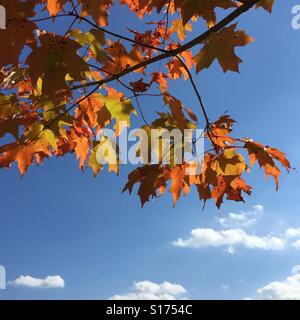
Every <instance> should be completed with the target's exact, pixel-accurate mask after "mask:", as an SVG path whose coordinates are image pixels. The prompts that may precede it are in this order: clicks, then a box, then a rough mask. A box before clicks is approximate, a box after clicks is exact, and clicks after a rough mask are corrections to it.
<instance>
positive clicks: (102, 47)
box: [0, 0, 291, 207]
mask: <svg viewBox="0 0 300 320" xmlns="http://www.w3.org/2000/svg"><path fill="white" fill-rule="evenodd" d="M273 2H274V0H260V1H259V0H244V1H236V0H209V1H201V0H119V1H117V0H48V1H47V0H37V1H33V0H25V1H21V0H0V5H1V6H3V7H4V8H5V11H6V28H5V29H3V30H0V47H1V53H0V68H1V72H0V90H1V91H0V138H1V144H0V168H9V167H11V165H12V164H13V163H15V162H17V165H18V168H19V171H20V174H21V176H23V175H24V174H25V173H26V171H27V170H28V168H29V166H31V165H34V164H41V163H42V162H43V161H44V160H45V159H46V158H49V157H51V156H55V157H63V156H64V155H66V154H68V153H75V155H76V158H77V159H78V161H79V167H80V169H81V170H84V169H86V168H89V169H91V170H92V171H93V173H94V175H95V176H96V175H98V173H99V172H100V171H101V170H103V169H104V168H105V167H106V166H105V165H103V164H101V163H99V161H97V157H96V154H97V150H98V149H99V148H100V147H101V146H102V145H103V144H104V143H107V140H109V139H110V138H109V137H103V136H102V137H101V138H99V133H101V132H102V131H103V130H104V129H105V128H112V129H113V130H114V133H115V136H116V137H117V136H119V135H120V133H121V132H120V128H119V127H118V126H117V124H118V123H119V122H121V121H122V122H124V121H125V123H126V126H127V127H130V122H131V119H132V117H139V118H140V120H141V128H143V129H144V130H145V131H146V132H147V133H148V135H149V137H150V136H151V129H167V130H172V129H179V130H181V131H184V130H185V129H190V130H196V129H197V128H204V138H205V151H204V155H203V163H202V167H201V171H200V172H196V171H195V172H194V173H192V174H191V173H189V174H188V173H187V171H188V170H187V169H192V167H193V166H194V164H193V163H190V162H183V163H175V162H174V161H171V162H170V163H168V164H166V163H164V161H163V160H164V154H163V153H162V152H160V153H158V154H159V155H158V162H157V163H155V164H153V163H151V162H149V163H145V164H143V165H141V166H139V167H138V168H136V169H135V170H134V171H133V172H132V173H131V174H130V175H129V177H128V182H127V184H126V186H125V188H124V191H127V190H128V191H129V193H131V192H132V190H133V188H134V187H135V186H136V185H138V191H137V192H138V195H139V197H140V199H141V202H142V205H144V203H146V202H147V201H149V199H150V198H152V197H159V196H161V195H162V194H163V193H164V192H165V191H166V189H167V188H168V187H169V191H170V193H171V194H172V196H173V200H174V205H175V204H176V202H177V201H178V199H179V197H180V196H181V194H184V195H187V194H188V193H189V191H190V188H191V187H193V185H194V187H195V188H196V190H197V191H198V193H199V198H200V200H202V201H203V202H204V203H205V202H206V201H207V200H209V199H212V200H214V201H215V203H216V205H217V206H218V207H220V205H221V204H222V202H223V200H224V198H225V197H226V198H227V200H234V201H244V198H243V196H244V194H248V195H250V194H251V189H252V187H251V186H250V185H248V184H247V182H246V181H245V178H244V174H245V173H246V172H250V168H251V167H252V166H253V165H254V164H255V163H257V164H258V166H259V167H260V168H262V169H263V170H264V174H265V175H266V177H268V176H271V177H273V178H274V180H275V184H276V187H277V188H278V179H279V175H280V174H281V170H280V167H283V168H285V169H286V170H287V171H289V170H290V168H291V166H290V163H289V161H288V160H287V158H286V156H285V154H284V153H283V152H282V151H280V150H278V149H276V148H273V147H270V146H268V145H265V144H262V143H260V142H256V141H253V140H252V139H251V138H239V137H235V136H234V135H233V126H234V124H235V120H234V119H232V118H231V117H230V116H229V115H227V114H223V115H220V117H219V118H218V119H214V120H211V119H210V116H209V110H207V108H206V106H205V104H204V102H203V101H204V99H202V96H201V94H202V92H201V94H200V91H201V90H199V88H198V86H197V84H196V82H195V77H196V76H197V75H196V74H197V73H199V72H201V71H202V70H204V69H206V68H210V66H211V65H212V64H213V63H214V62H215V61H217V62H218V63H219V65H220V67H221V69H222V70H223V72H228V71H230V72H238V71H239V65H240V63H241V62H242V59H241V58H240V57H239V56H238V55H237V54H236V52H235V49H236V48H237V47H244V46H246V45H247V44H249V43H250V42H252V41H253V38H252V37H251V36H249V35H248V34H247V33H246V32H245V31H244V30H240V29H239V26H238V23H237V20H236V18H238V17H239V16H241V15H242V14H244V13H245V12H247V11H249V10H256V9H258V10H262V9H263V10H266V11H268V12H269V13H271V11H272V6H273ZM114 6H120V8H122V10H124V14H128V10H130V11H132V13H134V15H135V16H136V17H137V19H139V21H140V29H135V28H133V27H131V25H130V19H128V26H127V27H128V30H125V31H127V34H126V35H125V34H121V33H119V32H116V29H115V28H114V17H112V16H111V15H110V12H111V10H113V7H114ZM253 14H255V13H253ZM220 17H221V18H220ZM61 20H63V21H64V28H65V30H63V32H61V31H62V27H61V25H60V28H59V30H60V32H57V31H55V30H57V28H56V29H55V25H56V24H58V23H60V22H61ZM46 21H49V23H47V24H42V23H44V22H46ZM41 25H43V27H45V26H46V27H47V29H46V30H45V29H44V28H43V29H42V27H41ZM51 28H52V29H51ZM187 34H189V40H188V41H187V40H186V37H187ZM190 38H191V39H190ZM174 81H189V82H190V85H191V89H192V90H193V93H194V95H195V103H194V106H186V105H185V101H181V100H180V99H179V98H178V97H175V94H174V92H172V82H174ZM141 97H146V98H147V99H152V98H153V97H156V98H160V99H161V100H162V103H163V104H164V106H165V108H164V109H163V111H162V110H161V109H159V110H155V111H157V113H156V118H154V119H152V120H151V121H147V120H146V119H145V117H144V114H143V106H142V102H141ZM193 143H195V141H193ZM176 147H177V146H175V145H174V144H173V145H172V146H171V148H172V149H175V148H176ZM150 148H151V147H150ZM114 151H115V153H116V157H117V159H119V156H120V155H119V148H115V149H114ZM152 151H155V152H156V151H157V150H150V153H151V152H152ZM137 152H138V151H137ZM119 167H120V163H119V162H118V161H117V163H115V164H110V163H108V164H107V168H108V171H113V172H115V173H116V174H118V172H119Z"/></svg>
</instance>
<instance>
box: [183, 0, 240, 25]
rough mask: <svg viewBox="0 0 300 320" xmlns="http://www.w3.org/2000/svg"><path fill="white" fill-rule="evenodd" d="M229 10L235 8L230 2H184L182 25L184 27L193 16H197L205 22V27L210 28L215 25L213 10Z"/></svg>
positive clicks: (227, 0)
mask: <svg viewBox="0 0 300 320" xmlns="http://www.w3.org/2000/svg"><path fill="white" fill-rule="evenodd" d="M217 7H219V8H222V9H229V8H232V7H236V3H234V2H233V1H231V0H208V1H202V0H200V1H199V0H186V1H185V2H184V4H183V7H182V23H183V25H185V24H186V23H187V22H188V21H189V20H190V19H191V18H192V17H193V16H195V15H197V16H200V17H202V18H203V19H205V20H206V23H207V26H208V27H209V28H211V27H212V26H214V25H215V24H216V14H215V9H216V8H217Z"/></svg>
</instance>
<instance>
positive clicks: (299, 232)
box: [285, 228, 300, 238]
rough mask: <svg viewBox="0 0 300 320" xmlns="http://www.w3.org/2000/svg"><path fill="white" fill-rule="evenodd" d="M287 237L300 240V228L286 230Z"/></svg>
mask: <svg viewBox="0 0 300 320" xmlns="http://www.w3.org/2000/svg"><path fill="white" fill-rule="evenodd" d="M285 235H286V237H287V238H299V237H300V228H296V229H295V228H289V229H287V230H286V232H285Z"/></svg>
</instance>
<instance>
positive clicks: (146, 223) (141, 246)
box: [0, 0, 300, 299]
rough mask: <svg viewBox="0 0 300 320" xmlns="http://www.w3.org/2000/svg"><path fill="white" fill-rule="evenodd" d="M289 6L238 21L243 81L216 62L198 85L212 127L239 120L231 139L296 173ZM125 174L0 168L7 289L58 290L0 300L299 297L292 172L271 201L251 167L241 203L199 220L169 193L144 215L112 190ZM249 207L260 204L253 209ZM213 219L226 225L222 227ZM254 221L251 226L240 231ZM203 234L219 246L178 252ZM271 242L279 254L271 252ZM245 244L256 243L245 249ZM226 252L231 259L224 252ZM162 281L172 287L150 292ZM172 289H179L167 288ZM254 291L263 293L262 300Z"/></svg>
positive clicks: (186, 94)
mask: <svg viewBox="0 0 300 320" xmlns="http://www.w3.org/2000/svg"><path fill="white" fill-rule="evenodd" d="M296 4H298V2H297V1H288V2H287V1H283V0H278V1H277V2H276V4H275V7H274V12H273V14H272V15H269V14H267V13H266V12H264V11H263V10H259V11H253V10H252V11H251V12H249V13H247V14H245V15H244V16H243V17H240V18H239V22H240V23H239V27H240V28H242V29H245V30H247V33H248V34H249V35H251V36H253V37H254V38H255V39H256V41H255V42H254V43H252V44H250V45H249V46H247V47H246V48H242V49H239V50H238V52H239V55H240V56H241V57H242V59H243V60H244V63H243V64H242V65H241V73H240V74H233V73H227V74H225V75H224V74H223V72H222V71H221V68H220V67H219V66H218V65H217V64H214V66H213V67H212V68H210V69H209V70H208V71H204V72H202V73H201V74H199V75H198V76H197V83H198V86H199V88H200V90H201V92H202V95H203V98H204V100H205V102H206V106H207V109H208V113H209V115H210V118H211V119H215V118H217V117H218V116H219V115H220V114H222V113H224V111H225V110H228V113H229V114H230V115H231V116H232V117H233V118H234V119H236V120H237V121H238V123H237V126H236V135H237V136H242V137H244V136H247V137H252V138H253V139H255V140H258V141H260V142H262V143H266V144H269V145H271V146H274V147H278V148H279V149H281V150H283V151H285V152H286V153H287V154H288V157H289V159H290V160H291V162H292V165H293V167H295V168H296V169H299V158H300V149H299V141H298V139H299V132H298V130H299V116H300V111H299V110H300V109H299V106H298V104H299V80H300V64H299V60H298V57H299V56H300V41H299V40H300V30H299V31H296V30H293V29H292V27H291V19H292V14H291V9H292V7H293V5H296ZM299 4H300V3H299ZM112 16H114V17H115V19H116V21H118V22H117V23H118V25H116V27H114V24H113V23H112V24H111V25H112V29H114V28H115V29H114V30H118V31H120V30H123V31H124V33H126V29H125V25H126V20H125V18H126V19H128V16H127V15H125V16H124V15H121V14H120V11H118V10H117V11H115V12H113V15H112ZM122 28H123V29H122ZM194 32H195V33H196V32H197V30H195V31H194ZM171 92H175V93H176V96H178V97H179V98H180V97H181V98H182V99H183V100H184V101H185V104H186V105H189V106H192V107H193V108H195V109H196V108H197V105H196V104H197V102H196V99H195V98H194V97H193V95H192V94H191V93H192V91H191V89H190V88H189V86H188V83H184V84H183V83H182V82H180V84H177V85H174V86H172V88H171ZM153 107H156V109H157V108H158V109H159V107H160V105H159V104H158V102H156V105H154V104H153V100H147V99H144V100H143V108H144V109H150V108H153ZM131 169H132V168H130V167H127V166H124V167H122V168H121V174H120V176H119V177H116V176H114V175H113V174H106V173H101V174H100V175H99V176H98V177H97V178H96V179H94V178H93V177H92V174H91V173H90V172H86V173H85V174H83V173H82V172H81V171H80V170H79V169H78V163H77V162H76V160H75V159H74V156H67V157H65V158H64V159H63V160H62V159H51V160H49V161H45V163H44V164H43V165H42V166H41V167H39V168H30V170H29V172H28V173H27V174H26V175H25V176H24V178H22V179H21V178H20V177H19V173H18V171H17V169H16V167H13V168H12V169H11V170H2V171H1V172H0V179H1V182H2V183H1V184H0V195H1V207H0V219H1V227H0V228H1V232H0V265H3V266H5V267H6V270H7V280H8V281H13V280H15V279H17V278H19V277H20V276H21V275H24V276H31V277H33V278H36V279H45V278H46V277H47V276H54V275H59V276H60V277H61V278H62V279H63V280H64V287H63V288H29V287H28V286H13V285H8V286H7V289H6V290H0V299H37V298H38V299H107V298H110V297H112V296H115V295H127V294H128V293H131V294H136V295H138V294H139V293H140V292H144V293H145V291H146V293H148V291H149V292H150V293H151V294H152V293H153V292H154V293H155V292H156V293H155V294H157V292H162V293H164V292H166V293H169V294H173V296H174V297H180V296H181V295H182V296H185V297H189V298H192V299H243V298H246V297H259V296H261V297H265V296H266V295H267V294H269V295H271V296H272V297H273V296H276V294H277V295H279V294H280V293H279V291H280V290H282V287H283V286H284V285H282V284H287V285H285V286H284V287H285V288H286V287H288V286H290V287H292V288H293V289H295V287H296V289H295V290H298V291H297V292H298V293H299V291H300V289H299V288H300V284H299V283H298V278H297V276H299V274H298V273H297V270H296V271H295V268H294V273H292V272H291V269H292V267H294V266H295V265H300V251H299V249H297V245H296V244H295V243H296V241H297V240H298V239H299V238H300V232H299V234H298V235H297V230H294V233H293V232H292V231H289V232H287V230H288V229H291V228H294V229H297V228H299V227H300V203H299V192H300V186H299V176H298V171H297V170H293V171H292V172H291V173H290V174H289V175H287V174H286V173H283V175H282V177H281V180H280V187H279V191H278V192H276V191H275V186H274V183H273V181H271V179H270V181H268V182H266V179H265V177H264V175H263V172H260V170H259V169H258V168H257V167H255V168H254V169H253V170H252V172H251V175H250V176H249V181H250V184H251V185H252V186H253V187H254V192H253V194H252V196H251V197H249V198H248V199H246V200H247V201H246V203H245V204H242V203H241V204H240V203H226V202H225V203H224V205H223V206H222V209H221V210H220V211H218V210H217V209H216V207H215V206H214V204H213V203H207V205H206V208H205V210H204V211H202V205H203V204H202V203H200V202H199V201H198V199H197V196H196V194H195V193H192V194H190V195H189V196H188V197H187V198H186V199H183V200H181V201H179V202H178V204H177V206H176V207H175V208H174V209H173V208H172V199H171V196H170V195H168V194H166V195H164V196H163V197H162V198H161V199H160V200H155V201H153V202H150V203H149V204H147V205H146V206H145V207H144V208H143V209H141V207H140V202H139V199H138V198H137V197H136V196H135V195H133V196H131V197H129V196H128V195H127V194H122V193H121V191H122V189H123V186H124V183H125V182H126V178H127V174H128V173H129V171H130V170H131ZM255 205H260V207H256V209H254V208H253V206H255ZM257 208H259V210H257ZM229 213H236V214H240V215H242V216H243V217H244V218H243V219H244V220H243V221H245V223H244V224H243V225H241V223H240V224H239V225H237V224H234V227H232V226H233V218H232V215H231V219H230V216H229ZM218 218H227V219H229V220H226V221H227V225H226V226H225V223H224V222H223V225H222V223H220V220H218ZM251 219H252V220H253V219H254V220H255V221H254V220H253V221H252V222H253V223H250V224H248V225H247V222H249V220H251ZM200 228H202V229H203V228H204V229H206V230H208V229H209V230H211V229H213V230H214V232H215V233H214V235H216V236H220V234H222V239H221V240H220V241H221V242H220V241H219V242H218V244H216V242H213V241H214V240H212V239H210V242H209V241H208V240H207V241H208V242H207V243H208V244H207V246H206V247H199V243H198V242H197V239H196V238H193V239H190V240H191V242H190V243H193V244H194V246H195V247H194V248H190V247H189V246H188V245H187V244H186V243H187V242H184V243H185V246H181V247H180V246H176V245H175V244H176V242H174V241H176V240H178V239H179V238H182V239H183V241H185V240H186V239H188V238H190V232H191V231H192V230H195V229H198V231H199V229H200ZM228 229H231V230H237V229H239V230H242V231H243V232H244V234H243V236H241V234H239V236H240V237H241V238H242V239H240V240H238V241H237V242H236V243H234V244H233V245H228V241H230V240H228V237H229V236H228V237H227V236H224V231H225V230H228ZM298 231H299V230H298ZM222 232H223V233H222ZM200 233H201V232H200ZM198 234H199V233H198ZM225 234H226V232H225ZM245 234H246V236H245ZM254 235H255V236H256V237H258V238H259V239H260V240H259V239H256V238H255V239H254V238H253V236H254ZM251 236H252V237H251ZM202 237H203V234H202ZM272 237H273V238H276V239H278V241H279V240H280V241H282V243H283V245H280V243H277V242H276V241H275V243H273V242H272V241H271V240H270V238H272ZM297 237H298V239H297ZM198 240H199V239H198ZM222 241H223V242H222ZM226 241H227V242H226ZM251 241H252V242H253V241H254V242H255V243H257V241H258V242H259V241H260V243H261V244H259V245H256V246H254V248H253V247H251V244H250V242H251ZM261 241H262V242H261ZM270 241H271V242H270ZM252 242H251V243H252ZM197 243H198V244H197ZM222 243H225V244H222ZM228 247H231V249H230V250H229V251H233V250H232V249H234V251H235V252H234V253H233V252H231V254H230V253H228V252H227V251H228ZM288 277H289V280H286V279H287V278H288ZM146 280H147V281H151V283H150V282H148V283H145V282H143V281H146ZM275 281H277V282H278V283H279V285H276V284H275V285H274V282H275ZM142 282H143V283H142ZM164 282H170V285H171V284H173V288H171V289H170V288H169V289H168V290H167V289H166V285H159V288H158V287H155V286H154V284H162V283H164ZM136 283H140V286H138V285H137V284H136ZM15 284H16V283H15ZM134 284H135V285H134ZM142 284H144V287H146V289H145V288H144V289H143V288H142V289H143V290H144V291H142V289H141V288H140V287H141V285H142ZM174 284H178V285H180V286H181V289H179V290H177V291H176V288H175V287H174ZM268 285H269V286H268ZM297 285H298V287H297ZM267 286H268V287H267ZM153 288H154V289H153ZM183 288H184V290H183ZM259 288H264V289H263V290H261V291H260V293H259V292H257V290H258V289H259ZM177 289H178V288H177ZM147 290H148V291H147ZM151 290H152V291H151ZM164 290H165V291H164ZM272 290H273V291H272ZM276 290H277V291H276ZM275 291H276V292H275ZM280 292H281V293H282V291H280ZM284 294H286V295H285V296H284V297H286V296H287V293H286V292H284ZM299 297H300V295H299Z"/></svg>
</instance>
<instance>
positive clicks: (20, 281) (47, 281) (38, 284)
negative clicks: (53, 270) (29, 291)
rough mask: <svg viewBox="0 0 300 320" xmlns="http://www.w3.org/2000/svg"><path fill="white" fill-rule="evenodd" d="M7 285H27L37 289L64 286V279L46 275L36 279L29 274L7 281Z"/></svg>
mask: <svg viewBox="0 0 300 320" xmlns="http://www.w3.org/2000/svg"><path fill="white" fill-rule="evenodd" d="M8 285H10V286H13V287H28V288H38V289H51V288H64V287H65V281H64V279H63V278H62V277H61V276H59V275H56V276H48V277H46V278H44V279H38V278H34V277H31V276H23V275H21V276H20V277H19V278H17V279H15V280H13V281H10V282H8Z"/></svg>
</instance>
